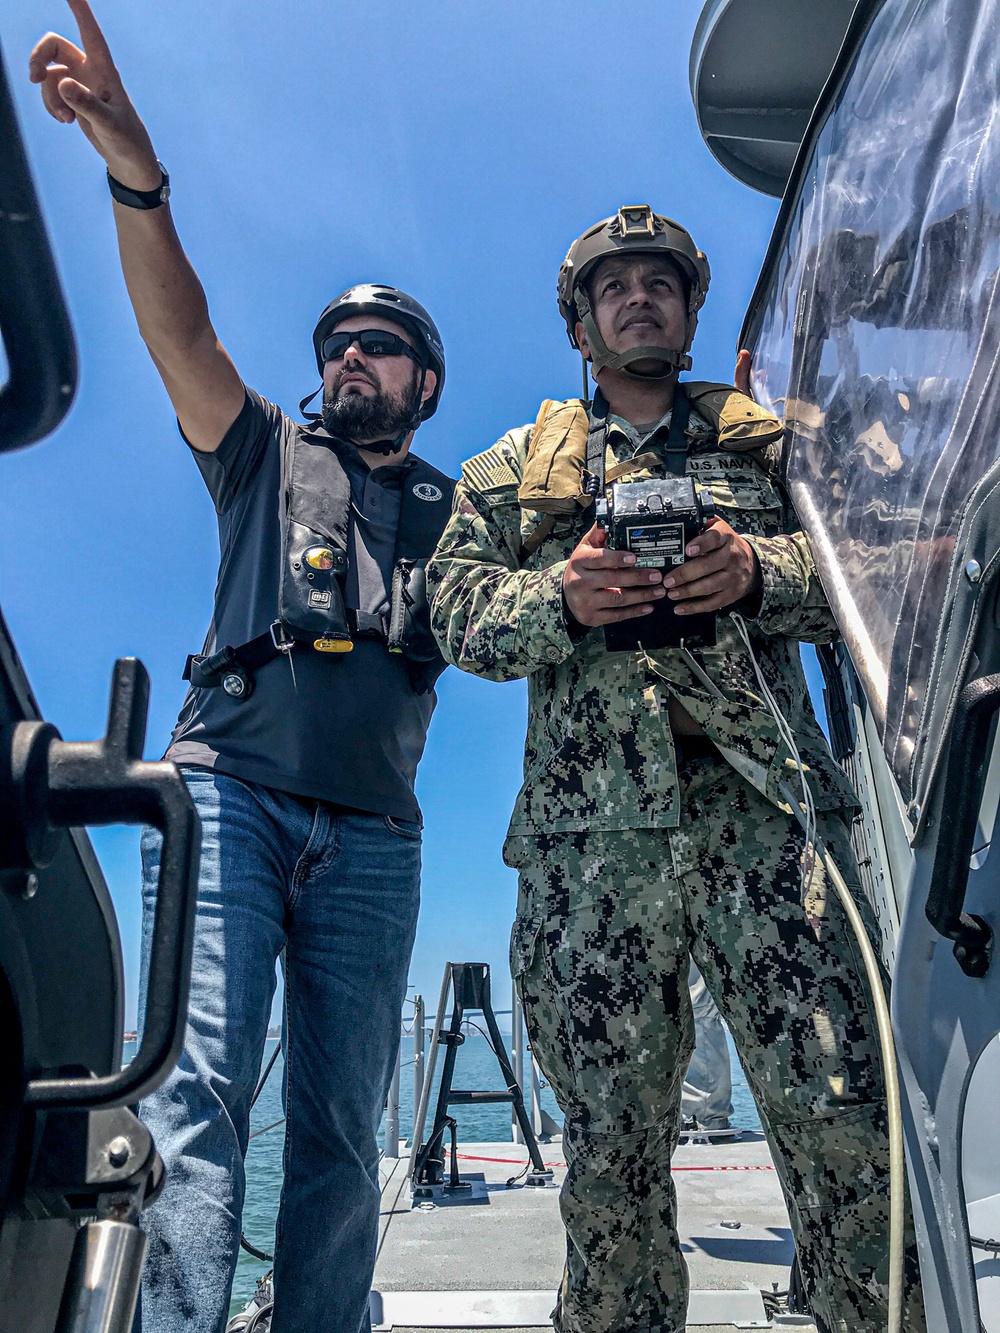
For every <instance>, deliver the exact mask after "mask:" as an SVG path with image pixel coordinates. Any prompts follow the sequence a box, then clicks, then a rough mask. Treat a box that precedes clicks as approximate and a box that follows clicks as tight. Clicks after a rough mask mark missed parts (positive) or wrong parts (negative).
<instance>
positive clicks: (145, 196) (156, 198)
mask: <svg viewBox="0 0 1000 1333" xmlns="http://www.w3.org/2000/svg"><path fill="white" fill-rule="evenodd" d="M156 165H157V166H158V167H159V168H160V175H161V177H162V179H161V181H160V183H159V185H158V186H157V187H156V189H155V190H131V189H129V187H128V186H127V185H123V184H122V183H121V181H120V180H115V178H114V176H112V174H111V172H110V171H109V172H108V189H109V190H110V191H111V197H112V199H114V200H116V201H117V202H118V203H119V204H124V206H125V207H126V208H139V209H147V210H148V209H151V208H159V207H160V205H161V204H165V203H166V202H167V200H168V199H169V198H170V177H169V176H168V175H167V173H166V170H165V168H164V166H163V163H162V162H160V161H157V163H156Z"/></svg>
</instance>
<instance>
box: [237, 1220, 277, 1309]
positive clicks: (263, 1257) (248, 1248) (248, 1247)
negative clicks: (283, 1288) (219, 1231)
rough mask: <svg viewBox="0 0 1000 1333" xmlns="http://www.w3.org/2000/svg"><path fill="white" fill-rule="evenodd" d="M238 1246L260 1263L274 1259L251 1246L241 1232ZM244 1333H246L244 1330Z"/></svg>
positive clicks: (267, 1262) (271, 1255)
mask: <svg viewBox="0 0 1000 1333" xmlns="http://www.w3.org/2000/svg"><path fill="white" fill-rule="evenodd" d="M240 1245H241V1246H242V1248H243V1249H244V1250H246V1252H247V1254H252V1255H253V1257H254V1258H255V1259H260V1261H261V1262H262V1263H265V1264H269V1263H271V1262H272V1261H273V1259H274V1255H273V1254H268V1253H267V1252H266V1251H264V1250H258V1248H257V1246H256V1245H251V1244H250V1242H249V1241H248V1240H247V1238H246V1233H245V1232H243V1231H241V1232H240ZM244 1333H246V1331H245V1330H244Z"/></svg>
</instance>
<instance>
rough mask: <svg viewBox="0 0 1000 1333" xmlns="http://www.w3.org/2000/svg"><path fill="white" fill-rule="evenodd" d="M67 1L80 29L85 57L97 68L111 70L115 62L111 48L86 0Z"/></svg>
mask: <svg viewBox="0 0 1000 1333" xmlns="http://www.w3.org/2000/svg"><path fill="white" fill-rule="evenodd" d="M67 3H68V4H69V7H70V9H71V10H72V12H73V17H74V18H75V19H76V22H77V27H78V28H79V29H80V39H81V40H82V42H83V49H84V50H85V51H86V53H87V59H88V60H90V61H91V63H92V64H94V65H97V66H98V67H99V68H105V69H109V70H113V69H114V68H115V62H114V60H113V59H112V56H111V48H110V47H109V46H108V43H107V39H106V38H105V36H104V33H103V32H102V31H101V25H100V24H99V23H98V22H97V19H95V18H94V11H93V10H92V9H91V7H90V5H89V4H88V3H87V0H67Z"/></svg>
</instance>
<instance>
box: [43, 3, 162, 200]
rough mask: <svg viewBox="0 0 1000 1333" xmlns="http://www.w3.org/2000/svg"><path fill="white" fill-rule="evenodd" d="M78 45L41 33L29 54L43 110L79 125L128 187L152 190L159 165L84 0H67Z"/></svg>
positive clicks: (156, 181) (154, 186) (52, 33)
mask: <svg viewBox="0 0 1000 1333" xmlns="http://www.w3.org/2000/svg"><path fill="white" fill-rule="evenodd" d="M68 3H69V7H70V9H71V10H72V12H73V16H74V18H75V19H76V22H77V27H78V28H79V30H80V40H81V42H82V43H83V49H82V50H81V48H80V47H79V46H77V45H76V44H75V43H74V42H71V41H69V40H68V39H67V38H66V37H60V36H59V34H58V33H55V32H50V33H47V34H46V35H45V36H44V37H43V38H42V40H41V41H40V42H39V43H38V45H37V46H36V47H35V49H34V51H32V53H31V59H30V61H29V64H28V73H29V76H30V78H31V82H32V83H37V84H40V85H41V90H42V100H43V102H44V103H45V106H46V109H47V110H48V112H49V114H50V115H51V116H53V117H54V118H55V119H56V120H58V121H62V122H63V123H64V124H67V125H70V124H72V123H73V121H76V122H77V123H78V125H79V126H80V129H81V130H82V131H83V133H84V134H85V135H86V136H87V138H88V139H89V140H90V142H91V143H92V144H93V145H94V147H95V148H96V149H97V151H98V153H100V155H101V157H103V158H104V161H105V162H106V163H107V166H108V170H109V171H110V172H111V174H112V176H114V177H115V178H116V179H117V180H120V181H121V182H122V184H123V185H127V186H128V187H129V188H130V189H133V190H154V189H156V187H157V186H158V185H159V184H160V179H161V178H160V168H159V167H158V166H157V164H156V154H155V152H154V151H153V145H152V142H151V140H150V137H149V134H148V133H147V131H146V127H145V125H144V124H143V123H142V121H141V120H140V118H139V115H138V112H137V111H136V109H135V107H134V106H133V105H132V102H131V100H130V99H129V95H128V93H127V92H126V91H125V88H124V86H123V85H122V81H121V76H120V75H119V73H118V70H117V69H116V68H115V62H114V60H112V58H111V51H110V50H109V48H108V44H107V42H106V41H105V38H104V33H103V32H102V31H101V29H100V26H99V25H98V22H97V20H96V19H95V18H94V14H93V11H92V10H91V8H90V5H89V4H88V3H87V0H68Z"/></svg>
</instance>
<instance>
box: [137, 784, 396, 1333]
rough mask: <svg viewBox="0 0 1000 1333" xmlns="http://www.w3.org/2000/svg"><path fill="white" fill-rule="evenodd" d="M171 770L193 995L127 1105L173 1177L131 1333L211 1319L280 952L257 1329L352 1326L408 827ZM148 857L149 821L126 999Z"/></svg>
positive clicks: (392, 1022)
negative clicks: (188, 868) (270, 1298)
mask: <svg viewBox="0 0 1000 1333" xmlns="http://www.w3.org/2000/svg"><path fill="white" fill-rule="evenodd" d="M183 774H184V780H185V782H186V783H187V785H188V789H189V790H190V792H191V795H192V797H193V798H194V802H195V805H196V806H197V808H198V813H199V815H200V816H201V822H202V852H201V875H200V880H199V885H198V912H197V921H196V925H195V938H194V962H193V966H192V970H191V1001H190V1007H189V1012H188V1023H187V1032H186V1034H185V1039H184V1053H183V1055H182V1056H181V1059H180V1062H179V1064H178V1066H177V1068H176V1069H175V1070H174V1072H173V1073H172V1074H171V1075H170V1077H169V1078H168V1079H167V1081H166V1082H165V1083H164V1084H163V1086H162V1087H161V1088H159V1089H158V1090H157V1091H156V1092H154V1093H153V1094H152V1095H151V1096H149V1097H147V1098H146V1099H145V1100H144V1101H143V1103H142V1106H141V1108H140V1115H141V1118H142V1120H143V1121H144V1122H145V1124H146V1125H148V1126H149V1129H150V1130H151V1131H152V1134H153V1137H154V1139H155V1141H156V1146H157V1148H158V1149H159V1151H160V1153H161V1155H162V1157H163V1160H164V1162H165V1164H166V1167H167V1184H166V1188H165V1190H164V1192H163V1195H162V1197H161V1198H160V1199H158V1200H157V1202H156V1203H155V1204H154V1205H153V1206H152V1207H151V1208H150V1209H148V1210H147V1211H146V1213H145V1214H144V1220H143V1227H144V1229H145V1231H146V1232H147V1234H148V1236H149V1255H148V1258H147V1261H146V1271H145V1275H144V1277H143V1284H142V1293H141V1297H140V1306H139V1313H138V1314H137V1316H136V1325H135V1330H136V1333H138V1331H139V1330H140V1329H141V1330H142V1333H180V1331H181V1330H189V1333H222V1330H224V1328H225V1325H226V1322H227V1319H228V1314H229V1302H230V1292H231V1289H232V1283H233V1274H234V1272H235V1269H236V1259H237V1255H238V1250H239V1240H240V1218H241V1214H242V1211H243V1199H244V1192H245V1176H244V1169H243V1158H244V1154H245V1153H246V1148H247V1138H248V1134H249V1125H250V1098H251V1096H252V1094H253V1090H254V1086H255V1083H256V1080H257V1077H258V1075H259V1072H260V1066H261V1059H262V1056H263V1050H264V1041H265V1038H266V1034H267V1025H268V1021H269V1019H270V1013H271V1001H272V998H273V995H274V985H275V982H274V965H275V960H276V959H277V957H278V955H279V954H280V952H281V950H282V949H284V950H285V1014H286V1022H287V1048H286V1051H285V1070H286V1078H287V1084H286V1097H287V1101H286V1111H287V1116H288V1120H287V1123H286V1126H285V1150H284V1170H285V1176H284V1184H283V1187H282V1192H281V1204H280V1208H279V1212H278V1226H277V1237H276V1249H275V1262H274V1282H275V1308H274V1319H273V1323H272V1325H271V1327H272V1330H273V1333H318V1330H320V1329H322V1330H323V1333H358V1330H359V1328H361V1327H362V1325H363V1324H364V1325H365V1326H367V1321H368V1311H367V1305H368V1293H369V1289H370V1285H371V1277H372V1271H373V1269H374V1266H375V1244H376V1235H377V1229H378V1216H379V1202H380V1200H379V1188H378V1147H377V1143H376V1134H377V1132H378V1127H379V1123H380V1120H381V1116H382V1110H383V1107H384V1105H385V1099H386V1094H387V1091H388V1086H389V1080H390V1078H391V1075H392V1068H393V1064H394V1062H395V1058H396V1049H397V1046H398V1044H399V1029H400V1015H401V1010H402V1004H403V998H404V996H405V993H406V976H407V969H408V967H409V961H410V952H411V949H412V947H413V937H414V933H415V930H416V921H417V907H418V904H419V894H420V887H419V886H420V837H421V835H420V827H419V825H417V824H414V823H409V822H407V821H402V820H394V819H390V818H388V817H383V816H381V815H362V814H345V813H338V812H337V811H336V810H335V809H331V808H330V807H328V806H325V805H323V804H322V803H321V802H317V801H310V800H303V799H300V798H299V797H295V796H288V795H285V794H283V793H281V792H276V791H272V790H270V789H269V788H267V787H261V786H257V785H255V784H253V783H249V782H242V781H240V780H238V779H236V778H231V777H226V776H224V775H222V774H218V773H213V772H212V771H210V770H209V769H198V768H187V769H184V770H183ZM159 855H160V838H159V835H158V834H156V833H154V832H153V831H152V830H147V831H146V833H145V834H144V835H143V842H142V862H143V941H142V974H141V978H140V1005H143V1003H144V996H145V989H146V975H147V968H148V959H149V948H150V938H151V928H152V911H153V905H154V900H155V886H156V878H157V872H158V864H159ZM139 1021H140V1026H141V1023H142V1011H141V1010H140V1018H139Z"/></svg>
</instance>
